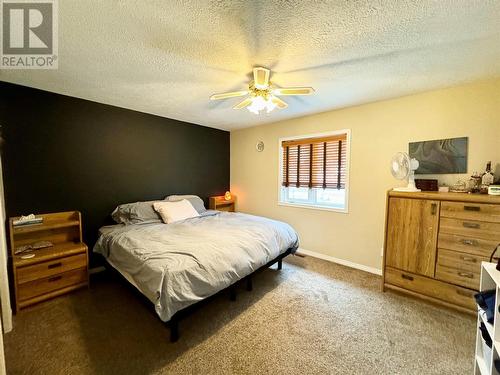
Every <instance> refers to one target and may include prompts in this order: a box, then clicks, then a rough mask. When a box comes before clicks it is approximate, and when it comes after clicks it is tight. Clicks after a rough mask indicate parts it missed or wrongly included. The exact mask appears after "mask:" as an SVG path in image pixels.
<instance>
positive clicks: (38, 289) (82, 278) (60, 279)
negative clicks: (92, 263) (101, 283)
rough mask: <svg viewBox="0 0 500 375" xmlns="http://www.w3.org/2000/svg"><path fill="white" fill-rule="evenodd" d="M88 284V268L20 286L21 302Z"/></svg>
mask: <svg viewBox="0 0 500 375" xmlns="http://www.w3.org/2000/svg"><path fill="white" fill-rule="evenodd" d="M86 282H87V268H80V269H77V270H73V271H69V272H64V273H60V274H58V275H55V276H51V277H47V278H45V279H40V280H34V281H30V282H27V283H24V284H20V285H19V286H18V289H17V292H18V295H19V300H21V301H23V300H27V299H30V298H33V297H37V296H39V295H42V294H45V293H49V292H52V291H54V290H58V289H62V288H65V287H68V286H71V285H76V284H81V283H86Z"/></svg>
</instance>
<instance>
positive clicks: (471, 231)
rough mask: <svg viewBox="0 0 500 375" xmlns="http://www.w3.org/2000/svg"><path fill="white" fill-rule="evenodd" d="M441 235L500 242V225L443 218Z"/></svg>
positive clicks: (440, 229) (440, 227)
mask: <svg viewBox="0 0 500 375" xmlns="http://www.w3.org/2000/svg"><path fill="white" fill-rule="evenodd" d="M439 233H447V234H454V235H460V236H466V237H473V238H482V239H485V240H489V241H492V240H493V241H500V223H486V222H483V221H474V220H462V219H450V218H447V217H442V218H441V219H440V223H439ZM492 251H493V249H492Z"/></svg>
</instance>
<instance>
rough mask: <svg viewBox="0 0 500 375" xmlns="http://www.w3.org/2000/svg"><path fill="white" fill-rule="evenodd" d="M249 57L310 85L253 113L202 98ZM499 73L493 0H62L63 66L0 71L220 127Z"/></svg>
mask: <svg viewBox="0 0 500 375" xmlns="http://www.w3.org/2000/svg"><path fill="white" fill-rule="evenodd" d="M253 66H265V67H268V68H271V69H272V70H273V72H274V74H273V75H272V77H271V79H272V81H273V82H274V83H276V84H277V85H278V86H312V87H314V88H315V89H316V93H315V94H314V95H312V96H310V97H299V98H292V97H287V98H286V99H285V100H286V101H287V102H288V103H289V105H290V106H289V108H287V109H285V110H281V111H279V110H275V111H273V112H272V113H270V114H266V115H264V114H262V115H258V116H257V115H254V114H252V113H250V112H248V111H246V110H240V111H235V110H233V109H231V107H232V106H233V105H234V104H236V103H237V102H238V100H241V99H240V98H233V99H228V100H225V101H220V102H210V101H209V100H208V97H209V96H210V95H211V94H213V93H217V92H224V91H230V90H240V89H242V88H245V87H246V84H247V82H248V79H249V73H250V72H251V69H252V67H253ZM492 76H500V0H432V1H431V0H406V1H404V0H392V1H383V0H379V1H375V0H358V1H354V0H343V1H341V0H336V1H320V0H317V1H312V0H311V1H306V0H304V1H296V0H295V1H294V0H288V1H287V0H280V1H278V0H276V1H269V0H267V1H266V0H261V1H245V0H239V1H215V0H213V1H202V0H191V1H186V0H183V1H139V0H122V1H118V0H106V1H103V0H62V1H59V69H58V70H54V71H50V70H38V71H37V70H10V71H9V70H3V71H0V79H1V80H4V81H8V82H14V83H18V84H21V85H26V86H32V87H37V88H41V89H44V90H48V91H53V92H57V93H61V94H66V95H71V96H76V97H80V98H85V99H90V100H94V101H97V102H101V103H107V104H113V105H116V106H120V107H125V108H131V109H134V110H139V111H143V112H148V113H153V114H157V115H160V116H165V117H170V118H174V119H179V120H184V121H189V122H193V123H197V124H201V125H206V126H212V127H216V128H221V129H237V128H241V127H247V126H252V125H257V124H262V123H266V122H274V121H277V120H282V119H286V118H291V117H298V116H303V115H306V114H311V113H316V112H323V111H327V110H331V109H336V108H342V107H346V106H352V105H357V104H361V103H366V102H371V101H376V100H381V99H386V98H392V97H398V96H403V95H407V94H411V93H415V92H420V91H425V90H430V89H435V88H440V87H446V86H451V85H455V84H459V83H462V82H467V81H471V80H476V79H481V78H486V77H492Z"/></svg>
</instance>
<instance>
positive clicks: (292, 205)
mask: <svg viewBox="0 0 500 375" xmlns="http://www.w3.org/2000/svg"><path fill="white" fill-rule="evenodd" d="M278 206H285V207H297V208H307V209H310V210H319V211H332V212H340V213H342V214H347V213H349V210H348V209H347V208H334V207H327V206H315V205H312V204H302V203H290V202H278Z"/></svg>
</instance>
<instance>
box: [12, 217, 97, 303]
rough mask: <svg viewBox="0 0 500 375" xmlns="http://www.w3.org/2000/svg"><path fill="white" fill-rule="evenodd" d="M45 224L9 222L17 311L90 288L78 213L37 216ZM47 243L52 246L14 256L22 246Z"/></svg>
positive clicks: (86, 255)
mask: <svg viewBox="0 0 500 375" xmlns="http://www.w3.org/2000/svg"><path fill="white" fill-rule="evenodd" d="M37 217H42V218H43V223H41V224H32V225H26V226H19V227H14V226H13V221H14V220H16V219H18V218H11V219H10V220H9V229H10V246H11V261H12V269H13V275H14V290H15V310H16V311H19V310H21V309H24V308H26V307H28V306H31V305H33V304H35V303H39V302H42V301H44V300H47V299H50V298H54V297H56V296H59V295H62V294H65V293H68V292H70V291H72V290H75V289H78V288H81V287H85V286H87V285H88V249H87V245H85V244H84V243H83V242H82V226H81V215H80V213H79V212H78V211H70V212H60V213H53V214H44V215H37ZM40 241H48V242H51V243H52V244H53V245H52V246H50V247H45V248H42V249H36V250H32V251H30V253H32V254H34V256H33V257H32V258H23V256H24V255H25V254H26V253H25V252H23V253H20V254H15V250H16V249H17V248H19V247H21V246H26V245H33V244H35V243H37V242H40Z"/></svg>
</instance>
